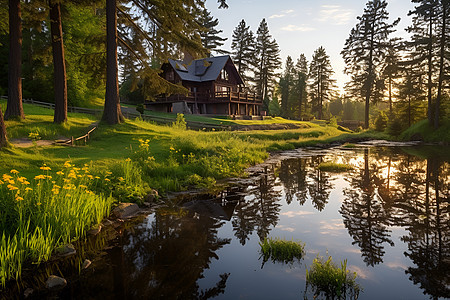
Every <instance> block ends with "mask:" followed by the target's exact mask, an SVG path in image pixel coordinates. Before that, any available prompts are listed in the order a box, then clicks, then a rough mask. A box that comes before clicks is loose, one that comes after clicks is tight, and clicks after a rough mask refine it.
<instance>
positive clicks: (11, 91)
mask: <svg viewBox="0 0 450 300" xmlns="http://www.w3.org/2000/svg"><path fill="white" fill-rule="evenodd" d="M21 76H22V20H21V11H20V0H9V60H8V105H7V107H6V111H5V119H10V118H14V117H19V118H20V119H23V118H25V114H24V113H23V106H22V77H21Z"/></svg>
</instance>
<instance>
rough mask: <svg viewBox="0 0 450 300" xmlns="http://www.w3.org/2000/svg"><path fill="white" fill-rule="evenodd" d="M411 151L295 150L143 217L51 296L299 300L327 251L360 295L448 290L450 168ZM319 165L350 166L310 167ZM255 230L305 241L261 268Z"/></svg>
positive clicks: (438, 294)
mask: <svg viewBox="0 0 450 300" xmlns="http://www.w3.org/2000/svg"><path fill="white" fill-rule="evenodd" d="M413 151H415V150H414V149H403V150H400V149H392V148H374V147H372V148H363V147H361V148H358V149H345V148H339V149H330V150H320V151H314V150H302V151H300V150H299V151H298V152H296V153H294V154H293V156H294V157H291V158H288V159H285V160H283V161H281V162H279V163H277V164H274V165H271V166H270V167H269V168H268V170H267V173H263V174H261V175H260V176H259V177H257V178H255V179H254V180H253V181H252V182H250V181H249V182H248V183H245V182H244V184H240V185H239V184H237V185H235V186H232V187H231V188H229V189H228V191H226V192H224V194H223V195H222V197H220V199H216V200H215V201H191V202H189V203H184V204H183V205H181V206H176V205H174V206H172V207H167V208H161V209H159V210H158V211H156V212H155V213H153V214H151V215H149V216H148V217H147V218H146V219H145V220H144V221H143V222H142V223H140V224H138V225H137V226H135V227H134V228H131V229H129V230H126V231H124V232H123V234H122V235H121V236H120V237H119V240H117V241H116V243H115V245H114V246H113V247H110V249H108V250H107V254H106V255H104V256H103V258H102V259H100V260H99V261H96V262H94V264H93V267H92V269H91V270H90V271H89V272H86V273H85V274H84V275H82V276H81V278H80V279H79V280H78V281H77V282H75V283H72V284H69V287H68V288H66V289H65V290H63V291H62V292H61V294H60V296H61V297H63V298H66V297H67V298H84V299H87V298H93V299H102V298H104V299H109V298H120V299H209V298H216V299H300V298H303V297H304V296H305V294H304V293H305V273H306V268H308V269H309V266H310V265H311V263H312V260H313V259H314V258H315V257H316V256H317V255H322V256H325V255H326V253H327V252H328V254H329V255H331V256H332V257H333V260H334V261H335V262H337V263H339V261H341V260H345V259H346V260H347V266H348V268H349V269H350V270H352V271H356V272H357V274H358V277H357V282H358V283H359V284H360V285H361V286H362V288H363V292H362V293H361V294H360V299H429V298H434V299H437V298H441V299H445V298H448V297H450V235H449V234H450V224H449V222H450V205H449V185H450V179H449V166H450V165H449V162H448V161H446V160H445V159H441V158H439V157H438V156H436V155H434V156H433V155H431V157H428V158H421V157H419V156H415V155H412V154H408V153H412V152H413ZM326 161H334V162H340V163H346V164H349V165H351V166H353V167H354V169H353V170H351V171H348V172H344V173H339V174H336V173H330V172H323V171H320V170H318V169H317V166H318V165H319V164H320V163H321V162H326ZM264 237H279V238H285V239H288V240H291V239H293V240H300V241H302V242H304V243H305V244H306V248H305V250H306V257H305V259H304V260H302V261H301V263H294V264H293V265H286V264H280V263H272V262H270V261H269V262H266V263H265V264H264V265H263V264H262V258H261V257H260V253H259V245H258V243H259V241H260V240H261V239H263V238H264ZM306 297H307V298H308V299H312V294H311V292H310V288H309V290H308V293H306Z"/></svg>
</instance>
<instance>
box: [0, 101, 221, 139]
mask: <svg viewBox="0 0 450 300" xmlns="http://www.w3.org/2000/svg"><path fill="white" fill-rule="evenodd" d="M1 98H2V99H8V97H6V96H1ZM22 102H23V103H28V104H33V105H36V106H40V107H45V108H48V109H55V104H54V103H48V102H42V101H36V100H33V99H22ZM67 111H69V112H74V113H82V114H90V115H94V116H98V117H99V116H101V115H102V113H103V110H101V109H92V108H84V107H76V106H68V107H67ZM122 114H123V116H124V117H125V118H127V119H135V118H141V119H143V120H144V121H150V122H155V123H157V124H172V123H173V122H175V120H174V119H172V118H165V117H159V116H148V115H141V114H139V113H131V112H128V111H126V110H124V111H122ZM186 124H187V126H188V128H190V129H195V130H229V129H230V126H225V125H214V124H206V123H202V122H196V121H186ZM83 137H84V136H83ZM83 137H79V138H77V139H75V141H77V140H79V139H82V138H83ZM88 139H89V138H88ZM65 142H69V141H65ZM61 143H62V142H61Z"/></svg>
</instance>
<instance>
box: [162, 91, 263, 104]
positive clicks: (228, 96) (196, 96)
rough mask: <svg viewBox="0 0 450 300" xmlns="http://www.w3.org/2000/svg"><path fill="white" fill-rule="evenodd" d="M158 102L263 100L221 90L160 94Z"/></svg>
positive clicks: (260, 101)
mask: <svg viewBox="0 0 450 300" xmlns="http://www.w3.org/2000/svg"><path fill="white" fill-rule="evenodd" d="M156 101H157V102H177V101H189V102H196V101H197V102H241V103H251V104H261V103H262V100H261V98H260V97H257V96H256V95H255V94H249V93H242V92H231V91H220V92H214V93H200V92H190V93H188V94H187V95H171V96H164V95H160V96H158V97H157V98H156Z"/></svg>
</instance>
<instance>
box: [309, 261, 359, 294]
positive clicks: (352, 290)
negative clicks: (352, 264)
mask: <svg viewBox="0 0 450 300" xmlns="http://www.w3.org/2000/svg"><path fill="white" fill-rule="evenodd" d="M356 276H357V274H356V272H353V273H350V271H349V270H347V260H344V261H343V262H341V266H340V267H338V266H337V265H336V264H335V263H334V262H333V260H332V258H331V256H328V258H327V259H326V260H325V259H324V257H321V256H317V258H315V259H314V260H313V263H312V265H311V267H310V269H309V270H308V269H306V289H305V294H306V291H307V289H308V285H310V286H311V287H312V289H313V292H314V299H316V298H317V297H318V296H320V295H321V294H324V296H325V297H326V299H358V296H359V293H360V291H361V287H360V286H359V285H358V284H357V283H356V281H355V279H356Z"/></svg>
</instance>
